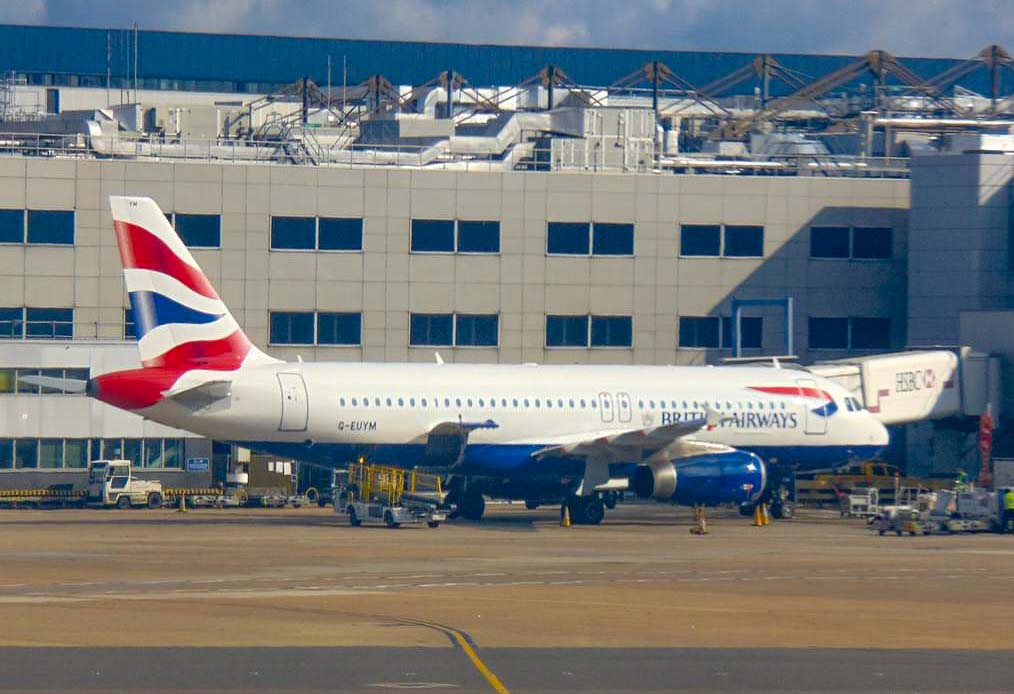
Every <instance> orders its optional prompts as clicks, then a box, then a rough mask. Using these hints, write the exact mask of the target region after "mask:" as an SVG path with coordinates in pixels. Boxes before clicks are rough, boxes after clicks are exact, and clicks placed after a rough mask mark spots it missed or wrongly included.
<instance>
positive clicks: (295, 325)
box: [268, 311, 314, 345]
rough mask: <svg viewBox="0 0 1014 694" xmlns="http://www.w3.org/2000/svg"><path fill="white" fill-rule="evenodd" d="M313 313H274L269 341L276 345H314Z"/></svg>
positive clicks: (272, 314) (272, 313)
mask: <svg viewBox="0 0 1014 694" xmlns="http://www.w3.org/2000/svg"><path fill="white" fill-rule="evenodd" d="M313 329H314V318H313V313H312V312H299V311H272V312H271V320H270V326H269V333H270V334H269V337H268V341H269V342H271V344H275V345H312V344H313Z"/></svg>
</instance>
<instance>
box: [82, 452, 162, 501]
mask: <svg viewBox="0 0 1014 694" xmlns="http://www.w3.org/2000/svg"><path fill="white" fill-rule="evenodd" d="M162 499H163V496H162V483H161V482H158V481H156V480H139V479H137V478H136V477H134V476H133V475H132V474H131V470H130V461H129V460H93V461H92V462H91V463H89V464H88V496H87V497H86V499H85V503H86V504H87V505H88V506H91V507H93V508H109V507H112V506H115V507H116V508H122V509H126V508H131V507H133V506H146V507H148V508H161V507H162Z"/></svg>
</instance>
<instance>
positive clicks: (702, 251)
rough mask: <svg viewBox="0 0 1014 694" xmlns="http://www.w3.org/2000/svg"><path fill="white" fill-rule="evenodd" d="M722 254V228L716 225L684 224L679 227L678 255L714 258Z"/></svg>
mask: <svg viewBox="0 0 1014 694" xmlns="http://www.w3.org/2000/svg"><path fill="white" fill-rule="evenodd" d="M721 253H722V228H721V227H720V226H719V225H718V224H684V225H682V226H681V227H680V255H682V256H690V257H698V256H705V257H715V258H717V257H718V256H719V255H721Z"/></svg>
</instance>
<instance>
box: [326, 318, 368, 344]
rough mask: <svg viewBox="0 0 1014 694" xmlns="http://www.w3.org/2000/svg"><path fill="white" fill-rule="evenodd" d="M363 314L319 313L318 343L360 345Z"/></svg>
mask: <svg viewBox="0 0 1014 694" xmlns="http://www.w3.org/2000/svg"><path fill="white" fill-rule="evenodd" d="M362 326H363V320H362V314H360V313H318V314H317V344H319V345H359V344H360V343H361V342H362V332H363V330H362Z"/></svg>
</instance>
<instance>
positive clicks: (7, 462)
mask: <svg viewBox="0 0 1014 694" xmlns="http://www.w3.org/2000/svg"><path fill="white" fill-rule="evenodd" d="M12 467H14V439H0V470H10V469H11V468H12Z"/></svg>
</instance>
